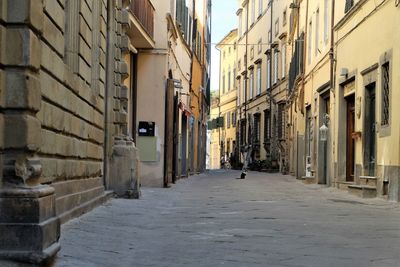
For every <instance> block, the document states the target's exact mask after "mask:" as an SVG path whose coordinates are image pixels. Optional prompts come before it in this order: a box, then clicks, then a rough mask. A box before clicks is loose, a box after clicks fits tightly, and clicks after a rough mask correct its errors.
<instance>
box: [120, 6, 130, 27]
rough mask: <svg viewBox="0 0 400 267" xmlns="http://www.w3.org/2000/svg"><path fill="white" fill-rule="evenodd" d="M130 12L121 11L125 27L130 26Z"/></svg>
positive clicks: (122, 22)
mask: <svg viewBox="0 0 400 267" xmlns="http://www.w3.org/2000/svg"><path fill="white" fill-rule="evenodd" d="M129 21H130V19H129V11H128V10H126V9H123V10H122V11H121V24H122V25H124V26H128V25H129Z"/></svg>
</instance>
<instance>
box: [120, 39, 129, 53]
mask: <svg viewBox="0 0 400 267" xmlns="http://www.w3.org/2000/svg"><path fill="white" fill-rule="evenodd" d="M130 44H131V41H130V39H129V37H128V36H127V35H123V36H121V46H120V48H121V50H122V51H123V52H128V51H129V46H130Z"/></svg>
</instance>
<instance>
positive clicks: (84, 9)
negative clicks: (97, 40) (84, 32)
mask: <svg viewBox="0 0 400 267" xmlns="http://www.w3.org/2000/svg"><path fill="white" fill-rule="evenodd" d="M80 3H81V5H80V11H79V12H80V14H81V15H82V18H83V19H84V20H85V22H86V24H87V26H88V27H89V29H90V30H92V29H93V24H92V11H91V9H90V8H89V6H88V4H87V3H86V1H80ZM90 7H91V6H90Z"/></svg>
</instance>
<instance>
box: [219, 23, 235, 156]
mask: <svg viewBox="0 0 400 267" xmlns="http://www.w3.org/2000/svg"><path fill="white" fill-rule="evenodd" d="M236 42H237V29H234V30H232V31H230V32H229V33H228V34H227V35H226V36H225V37H224V38H223V39H222V40H221V41H220V42H219V43H218V44H217V46H216V47H217V49H218V50H219V51H220V75H219V97H218V98H219V110H218V113H219V117H222V118H224V124H223V127H221V128H220V129H218V131H219V132H218V135H219V143H220V149H221V155H220V157H223V158H224V160H231V159H232V160H233V158H234V157H235V155H236V158H238V150H237V149H236V148H237V146H236V103H237V97H236V94H237V91H236V86H235V85H236V83H235V81H236V80H235V73H236ZM233 161H235V160H233Z"/></svg>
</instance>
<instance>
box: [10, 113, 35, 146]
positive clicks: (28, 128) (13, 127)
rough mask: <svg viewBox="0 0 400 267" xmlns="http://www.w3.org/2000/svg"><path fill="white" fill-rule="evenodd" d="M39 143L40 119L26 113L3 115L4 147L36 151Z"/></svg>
mask: <svg viewBox="0 0 400 267" xmlns="http://www.w3.org/2000/svg"><path fill="white" fill-rule="evenodd" d="M40 145H41V125H40V121H39V120H38V119H37V118H35V117H33V116H31V115H28V114H7V115H4V147H5V148H12V149H29V150H31V151H36V150H38V149H39V147H40Z"/></svg>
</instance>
